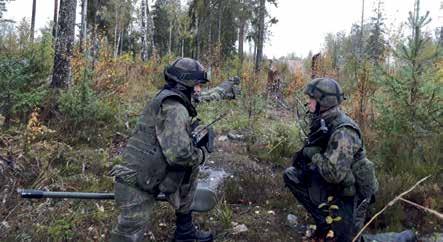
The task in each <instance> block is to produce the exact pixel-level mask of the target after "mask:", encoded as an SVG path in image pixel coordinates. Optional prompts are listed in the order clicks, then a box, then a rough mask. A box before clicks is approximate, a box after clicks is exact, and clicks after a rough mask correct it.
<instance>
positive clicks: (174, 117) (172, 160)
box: [155, 99, 203, 166]
mask: <svg viewBox="0 0 443 242" xmlns="http://www.w3.org/2000/svg"><path fill="white" fill-rule="evenodd" d="M156 119H157V122H156V126H155V131H156V135H157V139H158V141H159V144H160V147H161V149H162V151H163V155H164V156H165V158H166V161H167V162H168V164H169V165H170V166H175V165H179V166H196V165H198V164H200V163H201V162H202V160H203V154H202V150H201V149H198V148H195V147H194V146H193V143H192V138H191V117H190V115H189V113H188V110H187V109H186V108H185V106H183V105H182V104H181V103H180V102H178V101H176V100H174V99H166V100H165V101H164V102H163V104H162V107H161V110H160V112H159V113H158V114H157V118H156Z"/></svg>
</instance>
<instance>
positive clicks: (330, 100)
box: [304, 77, 346, 110]
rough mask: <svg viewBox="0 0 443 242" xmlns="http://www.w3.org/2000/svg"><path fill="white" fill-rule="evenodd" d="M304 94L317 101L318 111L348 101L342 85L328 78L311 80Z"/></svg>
mask: <svg viewBox="0 0 443 242" xmlns="http://www.w3.org/2000/svg"><path fill="white" fill-rule="evenodd" d="M304 93H305V94H306V95H308V96H310V97H311V98H314V99H315V100H316V101H317V105H318V106H319V108H317V109H318V110H327V109H330V108H333V107H335V106H338V105H340V104H341V103H342V102H343V100H345V99H346V98H345V96H344V93H343V90H342V88H341V87H340V84H338V82H337V81H335V80H334V79H332V78H327V77H324V78H316V79H313V80H311V81H310V82H309V83H308V85H306V87H305V90H304Z"/></svg>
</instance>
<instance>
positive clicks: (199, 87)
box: [194, 84, 202, 95]
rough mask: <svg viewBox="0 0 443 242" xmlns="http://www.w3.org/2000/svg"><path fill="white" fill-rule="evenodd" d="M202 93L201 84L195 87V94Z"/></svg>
mask: <svg viewBox="0 0 443 242" xmlns="http://www.w3.org/2000/svg"><path fill="white" fill-rule="evenodd" d="M201 92H202V86H201V85H200V84H197V85H195V86H194V94H195V95H200V93H201Z"/></svg>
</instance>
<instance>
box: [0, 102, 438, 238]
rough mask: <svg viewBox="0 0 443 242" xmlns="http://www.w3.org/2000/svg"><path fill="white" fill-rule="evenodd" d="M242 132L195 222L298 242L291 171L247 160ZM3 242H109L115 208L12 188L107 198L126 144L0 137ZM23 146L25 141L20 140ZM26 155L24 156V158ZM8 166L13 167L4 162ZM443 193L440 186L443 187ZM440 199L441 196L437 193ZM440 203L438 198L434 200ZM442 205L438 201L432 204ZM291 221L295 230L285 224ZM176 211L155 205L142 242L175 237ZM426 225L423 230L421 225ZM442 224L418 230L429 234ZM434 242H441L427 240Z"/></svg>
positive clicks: (221, 134) (225, 146)
mask: <svg viewBox="0 0 443 242" xmlns="http://www.w3.org/2000/svg"><path fill="white" fill-rule="evenodd" d="M267 112H268V113H267V115H266V117H267V121H266V122H273V121H274V120H275V117H276V116H275V113H276V112H278V117H279V121H281V122H294V120H293V118H292V117H291V116H292V114H291V113H290V112H286V111H282V110H268V111H267ZM242 137H244V136H243V134H242V132H241V131H239V130H234V131H229V130H228V131H227V130H225V131H218V133H217V137H216V151H215V152H214V153H212V154H210V155H209V157H208V159H207V162H206V166H207V167H209V168H210V169H214V170H224V171H225V172H226V174H227V176H226V178H225V180H224V182H223V186H222V190H221V192H220V193H219V194H220V201H219V204H218V205H217V206H216V208H215V209H213V210H212V211H210V212H209V213H204V214H196V216H195V222H196V224H197V225H198V226H200V227H201V228H202V229H208V230H211V231H213V232H214V233H215V237H216V241H222V242H228V241H257V242H260V241H263V242H265V241H276V242H280V241H281V242H286V241H301V238H302V236H303V235H304V233H305V230H306V225H308V224H310V223H312V220H311V219H310V218H309V216H308V214H307V213H306V211H305V210H304V209H303V207H302V206H301V205H299V204H298V203H297V202H296V200H295V199H294V197H293V196H292V194H291V193H290V192H289V190H288V189H287V188H285V187H284V184H283V178H282V173H283V171H284V169H285V168H286V167H288V166H289V165H290V158H287V159H286V158H285V159H284V162H274V161H272V160H263V159H259V158H256V157H255V156H253V155H251V152H250V150H248V149H255V150H257V149H261V148H262V147H260V145H259V144H258V145H255V146H253V147H251V146H249V147H248V145H247V142H245V141H244V140H243V139H242ZM0 138H1V139H0V151H1V153H0V154H2V157H3V159H4V160H2V161H1V163H0V172H1V174H2V176H1V178H0V185H1V190H0V203H1V206H0V216H1V221H0V241H107V240H108V236H109V230H110V229H111V227H112V224H114V222H115V219H116V217H117V211H116V210H115V207H114V203H113V201H79V200H66V199H64V200H55V199H44V200H24V199H21V198H20V197H19V196H18V194H17V193H16V192H15V191H16V189H17V188H31V187H32V188H40V189H48V190H58V191H91V192H92V191H108V192H111V191H112V183H113V181H112V178H111V177H109V176H106V174H107V173H108V171H109V169H110V167H112V162H110V161H109V160H110V159H111V158H112V157H114V156H115V155H116V154H118V153H119V152H121V150H122V148H123V147H124V145H125V144H126V140H127V137H126V136H124V135H121V134H116V135H114V136H113V139H112V142H110V143H108V144H105V145H103V146H102V147H100V148H97V147H95V148H91V147H88V146H84V145H83V146H78V147H75V148H74V147H71V146H69V145H67V144H65V143H63V142H61V139H60V137H58V138H53V139H45V140H40V141H35V142H34V144H32V145H31V146H30V147H26V146H24V144H23V142H22V141H21V140H24V137H23V132H20V131H19V130H15V131H10V132H8V133H4V134H2V135H1V137H0ZM25 140H26V139H25ZM24 150H28V151H27V153H26V154H25V152H24ZM7 160H8V161H9V162H10V163H8V162H6V161H7ZM440 186H441V185H440ZM436 189H437V190H436V191H437V192H438V191H440V190H439V189H440V188H439V187H438V185H437V188H436ZM439 196H441V195H439ZM436 201H439V198H438V197H437V198H436ZM420 214H423V213H422V212H421V211H417V210H410V211H408V212H407V215H408V216H409V218H413V220H415V221H412V222H413V223H415V224H424V222H423V220H425V219H426V217H420ZM288 215H289V216H291V217H292V218H291V220H292V223H291V224H290V223H289V222H288ZM174 219H175V215H174V211H173V209H172V208H171V207H170V206H169V205H168V204H166V203H158V204H157V205H156V207H155V208H154V213H153V216H152V219H151V223H150V226H149V228H150V229H149V231H148V232H147V233H146V239H145V240H146V241H150V240H153V241H168V240H169V239H170V238H171V235H172V234H173V232H174V229H175V226H174ZM426 224H427V223H426ZM440 227H441V224H439V223H437V224H427V225H426V226H421V227H418V226H417V227H416V228H417V230H420V229H422V230H424V233H426V234H428V233H430V232H432V231H434V232H435V231H438V230H435V228H437V229H438V228H440ZM429 241H439V240H429Z"/></svg>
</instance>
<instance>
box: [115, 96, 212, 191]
mask: <svg viewBox="0 0 443 242" xmlns="http://www.w3.org/2000/svg"><path fill="white" fill-rule="evenodd" d="M195 115H196V112H195V109H194V108H193V106H192V104H191V103H190V101H189V100H188V99H187V98H186V97H185V96H184V95H183V94H181V93H179V92H174V91H172V90H168V89H163V90H162V91H160V92H159V93H158V94H157V96H156V97H155V98H154V99H153V100H152V101H151V102H150V103H149V104H148V105H147V106H146V108H145V110H144V111H143V114H142V115H141V116H140V119H139V121H138V122H137V126H136V127H135V129H134V133H133V135H132V136H131V138H130V139H129V140H128V144H127V146H126V149H125V150H124V152H123V154H122V158H123V161H124V162H123V164H122V165H116V166H114V168H113V169H112V170H111V173H110V174H111V175H114V176H116V177H117V178H118V179H119V180H120V181H122V182H125V183H128V184H137V185H138V186H139V187H140V188H142V189H143V190H146V191H153V190H155V188H156V186H157V185H158V184H159V183H160V182H162V181H163V180H164V178H165V176H166V175H167V174H168V173H169V171H171V170H176V171H177V170H183V169H189V168H191V169H193V168H195V167H196V166H198V165H199V164H200V163H202V162H203V160H204V153H203V151H202V150H201V149H199V148H197V147H195V146H194V145H193V142H192V138H191V117H192V116H195Z"/></svg>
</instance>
